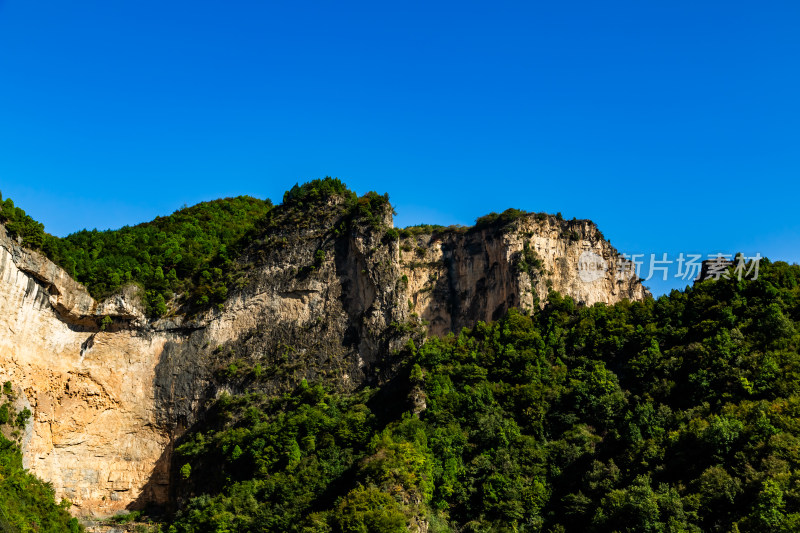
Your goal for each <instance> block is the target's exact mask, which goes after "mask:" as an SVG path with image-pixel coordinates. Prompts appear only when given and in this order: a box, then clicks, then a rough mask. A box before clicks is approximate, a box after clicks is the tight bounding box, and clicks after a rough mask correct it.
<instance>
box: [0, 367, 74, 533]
mask: <svg viewBox="0 0 800 533" xmlns="http://www.w3.org/2000/svg"><path fill="white" fill-rule="evenodd" d="M0 397H4V398H3V404H2V406H0V429H2V433H0V530H2V531H8V532H27V531H41V532H47V533H61V532H71V533H72V532H79V531H83V528H82V527H81V526H80V525H79V524H78V521H77V520H76V519H75V518H72V517H70V515H69V513H68V512H67V509H68V508H69V502H67V501H62V502H61V503H60V504H57V503H56V502H55V498H54V493H53V488H52V487H51V486H50V485H49V484H47V483H43V482H42V481H40V480H39V479H37V478H36V477H35V476H33V475H31V474H30V473H29V472H28V471H27V470H25V469H24V468H22V454H21V453H20V450H19V446H18V445H17V443H16V442H14V441H12V440H9V439H8V438H6V436H11V437H12V438H14V439H19V437H20V433H19V432H20V431H21V430H23V429H24V428H25V424H26V423H27V421H28V418H29V417H30V414H31V413H30V411H29V410H28V409H23V410H22V411H20V412H19V413H17V412H15V410H14V408H13V407H12V402H13V401H14V394H13V392H12V388H11V383H10V382H6V383H4V384H3V389H2V394H0Z"/></svg>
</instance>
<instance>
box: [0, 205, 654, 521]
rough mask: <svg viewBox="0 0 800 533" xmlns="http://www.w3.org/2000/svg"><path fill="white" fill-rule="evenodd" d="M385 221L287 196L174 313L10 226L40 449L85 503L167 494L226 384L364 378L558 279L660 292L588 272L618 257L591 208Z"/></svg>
mask: <svg viewBox="0 0 800 533" xmlns="http://www.w3.org/2000/svg"><path fill="white" fill-rule="evenodd" d="M378 222H379V223H377V224H376V223H375V221H372V222H371V223H361V222H358V221H355V222H353V221H349V220H348V219H347V210H346V209H345V207H344V205H343V204H342V202H341V201H339V200H336V199H333V200H330V201H329V202H328V204H327V205H325V206H323V207H322V208H320V209H319V210H318V212H315V216H314V217H309V216H307V215H306V216H301V213H300V212H299V211H298V210H292V209H288V208H287V209H280V208H279V209H276V210H275V211H274V216H272V217H271V218H270V219H269V220H268V221H267V222H266V224H265V227H264V228H263V232H262V233H261V235H260V237H258V238H257V239H255V240H254V242H253V243H252V244H251V245H250V246H249V247H248V248H247V249H246V250H245V252H244V253H243V254H242V256H241V257H240V258H239V259H238V263H237V269H238V275H239V280H240V282H239V283H238V284H237V285H236V286H235V287H231V288H230V292H229V297H228V300H227V301H226V303H225V304H224V305H223V306H222V307H221V308H213V309H210V310H207V311H205V312H203V313H201V314H199V315H195V316H184V315H180V314H175V315H173V316H169V317H167V318H164V319H161V320H158V321H150V320H148V319H146V318H145V316H144V313H143V312H142V309H141V305H140V303H139V302H138V294H137V291H136V289H135V288H133V287H129V288H127V289H125V290H124V291H123V292H121V293H120V294H117V295H114V296H112V297H110V298H108V299H106V300H105V301H103V302H99V303H98V302H96V301H95V300H94V299H93V298H92V297H91V296H90V295H89V294H88V292H87V291H86V290H85V289H84V288H83V286H81V285H80V284H78V283H76V282H75V281H74V280H72V279H71V278H70V277H69V276H68V275H67V274H66V273H65V272H64V271H63V270H61V269H60V268H58V267H57V266H56V265H54V264H52V263H51V262H50V261H48V260H47V259H46V258H44V257H42V256H41V255H40V254H38V253H36V252H31V251H28V250H24V249H22V248H20V246H19V245H18V244H17V243H16V242H15V241H14V240H13V239H10V238H9V237H8V236H7V234H6V232H5V230H4V229H3V228H2V226H0V380H2V381H5V380H10V381H12V383H14V385H15V386H16V387H17V390H18V391H19V392H20V396H21V398H20V401H21V402H23V403H24V404H25V405H29V406H30V409H31V411H33V413H34V415H33V419H32V424H31V426H30V427H29V430H28V431H27V432H26V433H25V434H24V435H23V437H22V442H21V444H22V447H23V453H24V459H25V464H26V466H27V467H28V468H30V469H31V470H32V471H33V472H34V473H36V474H37V475H38V476H40V477H41V478H43V479H45V480H47V481H49V482H51V483H52V484H53V486H54V488H55V490H56V494H57V496H58V497H66V498H69V499H70V500H71V501H72V502H73V503H74V504H75V507H74V508H73V510H74V511H75V512H76V513H78V514H82V515H99V516H104V515H110V514H114V513H116V512H119V511H120V510H123V509H129V508H133V507H136V506H142V505H144V504H146V503H149V502H155V503H165V502H166V501H167V499H168V496H169V491H168V488H169V487H168V483H169V472H170V467H171V465H170V459H171V449H172V445H173V443H174V442H175V439H177V438H179V437H180V435H181V434H182V432H183V431H185V429H186V428H188V427H189V426H191V425H192V424H194V423H195V422H196V421H197V420H198V418H199V417H201V416H202V413H203V408H204V406H205V405H206V403H207V402H208V401H209V400H210V399H213V398H214V397H216V396H217V395H219V394H220V393H221V392H223V391H233V392H237V391H244V390H252V389H258V390H265V391H280V390H285V389H286V388H289V387H293V386H295V385H296V384H297V383H298V382H299V381H300V380H301V379H303V378H306V379H309V380H313V381H316V380H323V381H326V382H327V383H329V384H332V385H334V386H337V387H340V388H342V389H352V388H355V387H357V386H359V385H361V384H363V383H365V382H368V381H371V380H380V379H381V378H382V377H386V376H388V375H390V374H391V372H392V369H393V365H394V364H396V361H394V360H393V357H394V356H393V355H392V354H394V353H396V351H397V350H398V349H399V348H400V347H401V346H402V345H403V344H404V342H405V340H406V339H407V338H408V336H409V334H410V333H409V332H411V331H414V330H415V328H416V330H419V329H420V328H422V327H423V324H427V328H428V330H429V332H431V333H433V334H442V333H445V332H447V331H454V330H458V329H460V328H461V327H464V326H471V325H473V324H474V323H475V322H476V321H478V320H491V319H492V318H496V317H497V316H499V314H501V313H502V312H503V311H505V310H506V309H508V308H509V307H511V306H519V307H523V308H528V309H535V308H536V306H537V304H538V302H540V301H543V300H544V299H545V298H546V296H547V293H548V291H549V289H550V288H552V289H553V290H557V291H560V292H562V293H563V294H567V295H570V296H572V297H573V298H575V299H576V300H578V301H581V302H585V303H588V304H592V303H595V302H607V303H613V302H616V301H619V300H621V299H624V298H629V299H641V298H643V297H645V295H646V292H645V290H644V288H643V287H642V286H641V285H640V284H639V282H638V279H636V278H628V279H624V280H622V281H618V280H617V279H615V276H614V273H613V266H612V268H610V269H609V272H602V274H601V275H598V276H595V275H593V276H590V277H594V278H596V279H592V280H591V281H587V280H586V279H583V278H586V276H583V277H582V276H581V272H580V271H579V265H580V264H581V261H584V263H585V259H581V258H582V254H584V253H585V252H591V253H592V254H595V256H593V257H599V258H602V260H603V261H605V262H607V264H608V265H614V264H615V262H616V259H617V253H616V251H615V250H614V249H613V248H612V247H611V246H610V245H609V244H608V243H607V242H606V241H605V240H603V239H602V237H601V235H600V234H599V232H598V231H597V229H596V228H595V226H594V225H593V224H592V223H590V222H588V221H575V222H563V221H558V220H556V219H554V218H553V217H544V218H537V217H534V216H528V217H523V218H521V219H519V220H517V221H515V222H513V224H511V225H509V226H506V227H504V228H486V229H483V230H471V231H465V232H456V231H450V232H439V233H435V234H421V235H415V236H413V237H407V238H404V239H401V240H399V241H398V240H393V239H392V238H391V236H390V235H387V233H386V229H387V227H390V226H391V214H390V213H389V212H386V213H384V216H383V218H382V219H381V220H380V221H378ZM583 257H585V256H583ZM105 316H110V317H111V318H112V324H111V326H110V327H107V328H105V329H103V328H101V323H102V322H101V319H102V318H103V317H105ZM423 321H427V322H423Z"/></svg>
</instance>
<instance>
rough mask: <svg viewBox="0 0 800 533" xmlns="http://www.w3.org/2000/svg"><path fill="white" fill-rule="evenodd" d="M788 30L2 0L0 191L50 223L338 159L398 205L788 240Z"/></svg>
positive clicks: (587, 14) (142, 215)
mask: <svg viewBox="0 0 800 533" xmlns="http://www.w3.org/2000/svg"><path fill="white" fill-rule="evenodd" d="M798 27H800V2H797V1H795V0H792V1H782V2H762V3H753V2H741V1H726V2H721V1H720V2H703V1H700V2H697V1H693V2H688V1H673V2H660V3H656V2H641V1H626V2H620V1H610V2H596V1H582V2H575V1H565V2H491V3H490V2H483V3H475V2H466V1H461V2H452V3H450V2H394V3H387V2H363V3H361V2H359V3H355V2H310V1H307V2H261V1H258V2H257V1H251V2H240V1H231V2H208V1H202V0H199V1H198V0H195V1H192V2H187V1H180V0H176V1H170V2H163V1H160V2H155V1H152V0H140V1H136V2H109V1H108V0H105V1H99V0H97V1H84V0H75V1H72V2H56V1H52V0H39V1H35V2H32V1H29V0H0V190H2V193H3V194H4V195H5V196H10V197H12V198H14V200H15V201H16V202H17V204H18V205H20V206H21V207H23V208H24V209H26V210H27V211H28V212H29V213H30V214H31V215H32V216H34V218H36V219H38V220H41V221H42V222H44V223H45V227H46V229H47V230H48V231H50V232H51V233H54V234H56V235H65V234H67V233H70V232H72V231H75V230H78V229H81V228H94V227H97V228H99V229H104V228H115V227H120V226H122V225H125V224H134V223H137V222H142V221H145V220H149V219H152V218H153V217H154V216H156V215H159V214H162V215H163V214H168V213H171V212H172V211H174V210H175V209H177V208H179V207H181V206H182V205H183V204H193V203H196V202H199V201H202V200H208V199H213V198H218V197H222V196H233V195H239V194H249V195H253V196H258V197H269V198H272V199H273V200H275V201H280V198H281V196H282V193H283V191H284V190H286V189H288V188H289V187H291V185H293V184H294V183H295V182H298V181H299V182H303V181H307V180H309V179H312V178H318V177H323V176H325V175H332V176H338V177H340V178H341V179H343V180H344V181H345V182H346V183H347V184H348V185H350V187H351V188H352V189H354V190H356V191H357V192H359V193H364V192H366V191H368V190H372V189H374V190H377V191H379V192H389V194H390V196H391V198H392V202H393V204H394V205H395V208H396V210H397V212H398V216H397V217H396V224H397V225H401V226H402V225H410V224H415V223H421V222H428V223H440V224H452V223H461V224H471V223H472V222H473V221H474V220H475V218H476V217H478V216H480V215H482V214H485V213H487V212H489V211H500V210H503V209H505V208H507V207H517V208H521V209H527V210H532V211H548V212H557V211H561V212H562V213H563V214H564V216H566V217H573V216H576V217H578V218H591V219H593V220H594V221H596V222H597V223H598V225H599V226H600V228H601V229H602V231H603V232H604V233H605V235H606V236H607V237H608V238H610V239H611V241H612V244H614V245H615V246H617V247H618V248H619V249H620V250H622V251H625V252H628V253H634V252H641V253H647V254H649V253H659V254H660V253H663V252H667V253H669V254H671V255H675V254H677V253H679V252H686V253H688V252H697V253H703V254H708V253H716V252H735V251H744V252H746V253H748V254H753V253H755V252H760V253H761V254H762V255H768V256H770V257H771V258H774V259H784V260H788V261H790V262H792V261H800V220H799V219H798V217H797V216H796V212H797V202H798V198H800V194H799V193H800V185H798V174H799V173H800V31H798ZM650 285H651V286H652V287H653V288H654V289H655V291H656V292H661V291H663V290H665V289H666V288H668V287H671V286H680V285H683V283H680V282H678V283H676V282H674V281H670V282H668V283H666V284H664V283H654V282H652V283H650Z"/></svg>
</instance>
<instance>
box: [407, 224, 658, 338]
mask: <svg viewBox="0 0 800 533" xmlns="http://www.w3.org/2000/svg"><path fill="white" fill-rule="evenodd" d="M400 264H401V269H402V272H403V275H404V276H405V278H404V279H407V284H408V291H407V292H408V297H409V300H408V305H409V307H410V308H411V309H413V311H414V313H416V314H417V315H418V316H419V317H421V318H422V319H423V320H425V321H426V322H427V323H428V329H429V332H430V333H431V334H434V335H443V334H445V333H447V332H449V331H460V330H461V329H462V328H464V327H472V326H473V325H474V324H475V323H477V322H478V321H480V320H482V321H490V320H495V319H497V318H499V317H500V316H502V315H503V313H505V312H506V311H507V310H508V309H509V308H510V307H518V308H521V309H526V310H534V309H536V308H537V307H539V306H540V305H543V304H544V302H546V300H547V295H548V294H549V292H550V291H551V290H553V291H556V292H559V293H561V294H562V295H564V296H570V297H572V298H573V299H574V300H575V301H576V302H578V303H581V304H586V305H592V304H595V303H598V302H602V303H606V304H613V303H615V302H618V301H620V300H624V299H628V300H641V299H643V298H645V296H647V294H648V293H647V290H646V289H645V288H644V287H643V286H642V284H641V283H640V281H639V278H638V277H637V276H636V275H635V274H634V273H633V272H632V270H631V268H630V267H631V265H630V263H629V262H628V261H626V260H625V259H623V258H621V257H620V255H619V253H618V252H617V250H616V249H614V248H613V247H612V246H611V245H610V244H609V243H608V241H606V240H605V239H604V238H603V236H602V234H601V233H600V232H599V230H598V229H597V226H595V224H594V223H592V222H591V221H588V220H573V221H564V220H560V219H559V218H557V217H555V216H549V215H533V214H531V215H525V216H522V217H520V218H518V219H517V220H515V221H513V222H511V223H508V224H506V225H504V226H497V225H490V226H488V227H485V228H483V229H477V228H451V229H444V230H439V231H436V232H430V233H421V234H416V235H413V236H410V237H406V238H404V239H402V241H401V243H400Z"/></svg>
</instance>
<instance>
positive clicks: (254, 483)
mask: <svg viewBox="0 0 800 533" xmlns="http://www.w3.org/2000/svg"><path fill="white" fill-rule="evenodd" d="M798 281H800V267H798V266H789V265H787V264H785V263H774V264H770V263H769V262H765V261H762V264H761V272H760V277H759V279H758V280H755V281H737V280H735V279H732V280H725V279H722V280H720V281H713V280H712V281H706V282H703V283H701V284H699V285H697V286H695V287H693V288H689V289H687V290H686V291H685V292H678V291H674V292H673V293H671V294H670V295H668V296H663V297H661V298H658V299H654V300H653V299H651V300H647V301H644V302H641V303H629V302H624V303H620V304H617V305H614V306H605V305H595V306H593V307H591V308H581V307H577V306H576V305H575V304H574V303H573V302H572V300H570V299H568V298H561V297H559V296H558V295H556V294H552V295H551V298H550V302H549V304H548V305H547V306H546V307H545V308H544V310H542V311H541V312H540V313H537V314H536V315H535V316H533V317H530V316H525V315H524V314H521V313H520V312H517V311H514V310H512V311H511V312H509V313H508V314H507V315H506V316H505V317H504V318H503V319H502V320H500V321H498V322H497V323H492V324H483V323H481V324H478V325H477V326H476V327H475V328H474V329H472V330H465V331H463V332H461V333H460V334H459V335H457V336H450V337H447V338H444V339H429V340H427V341H426V342H425V343H424V344H423V345H422V346H411V345H409V346H408V349H407V354H406V356H407V365H406V367H405V371H404V372H403V373H402V375H400V376H398V377H397V378H396V379H394V380H393V381H392V382H389V383H386V384H384V385H383V386H382V387H380V388H372V389H364V390H361V391H360V392H358V393H356V394H352V395H341V394H334V393H331V392H329V391H326V390H324V389H323V388H322V387H320V386H315V385H313V384H306V383H304V384H303V385H302V386H301V387H300V388H299V389H298V390H296V391H295V392H294V393H293V394H291V395H287V396H285V397H283V398H279V399H270V398H267V397H265V396H261V395H259V394H256V393H254V394H249V395H242V396H235V397H231V396H227V395H226V396H222V397H221V398H219V400H218V401H217V402H216V404H215V405H214V406H213V408H212V409H211V411H210V413H209V416H208V417H207V418H206V420H205V423H204V425H202V426H201V427H198V428H196V429H195V431H193V432H191V433H190V434H189V435H187V437H186V438H185V439H184V440H183V441H182V443H180V445H179V446H178V448H177V456H176V460H175V463H176V464H175V470H174V473H173V474H174V481H175V483H176V484H177V495H178V500H177V503H178V504H179V511H178V514H177V516H176V518H175V521H174V524H173V525H172V526H171V528H170V531H177V532H198V533H199V532H205V531H275V532H278V531H304V532H312V531H313V532H330V531H336V532H367V531H370V532H373V531H374V532H389V531H397V532H401V531H406V530H407V528H408V527H412V529H413V527H415V525H417V524H420V523H423V522H427V523H428V524H429V531H432V532H435V531H475V532H477V531H576V532H577V531H597V532H607V531H630V532H641V531H645V532H660V531H741V532H744V531H752V532H764V531H787V532H788V531H797V530H798V529H800V473H799V472H800V423H798V420H800V418H798V417H800V355H798V344H799V343H800V334H798V331H799V330H798V321H799V320H800V305H799V304H800V302H799V299H800V288H799V287H798Z"/></svg>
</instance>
